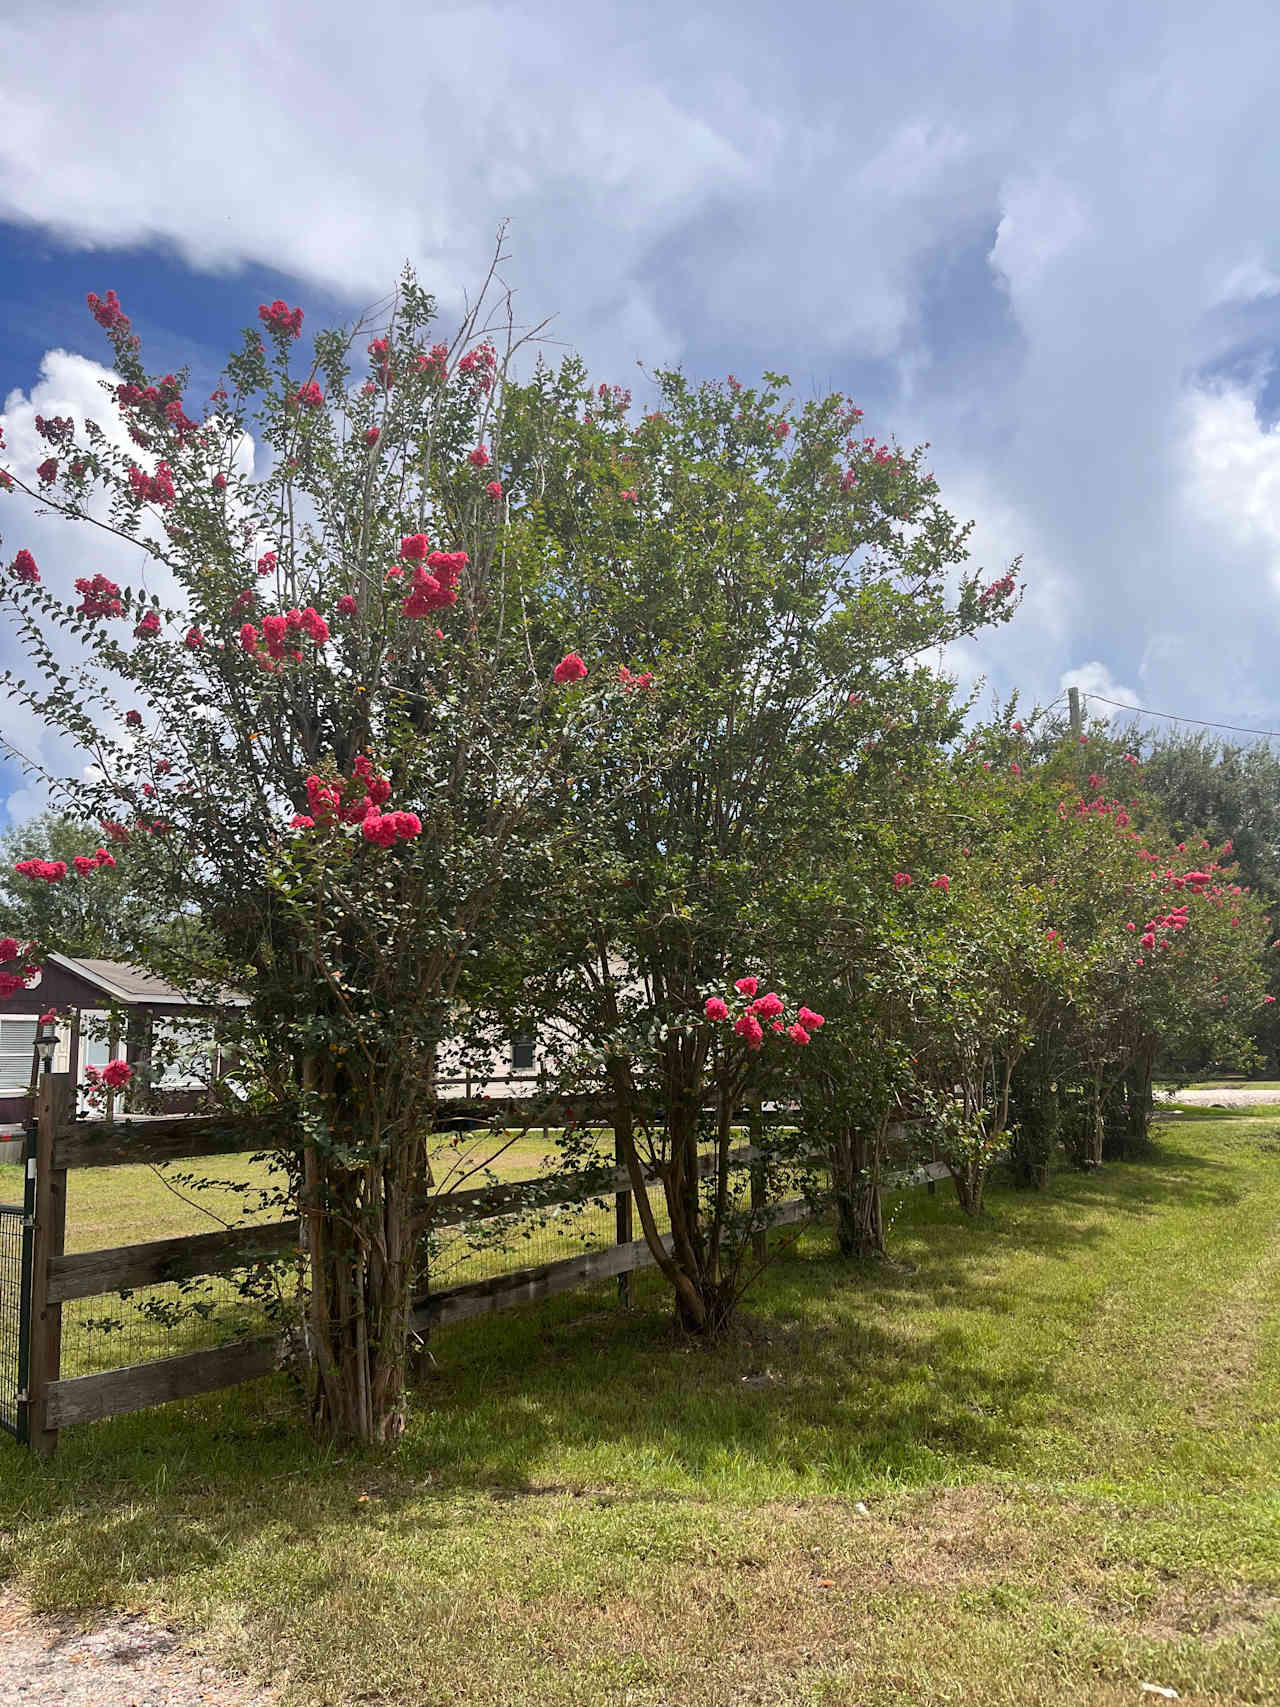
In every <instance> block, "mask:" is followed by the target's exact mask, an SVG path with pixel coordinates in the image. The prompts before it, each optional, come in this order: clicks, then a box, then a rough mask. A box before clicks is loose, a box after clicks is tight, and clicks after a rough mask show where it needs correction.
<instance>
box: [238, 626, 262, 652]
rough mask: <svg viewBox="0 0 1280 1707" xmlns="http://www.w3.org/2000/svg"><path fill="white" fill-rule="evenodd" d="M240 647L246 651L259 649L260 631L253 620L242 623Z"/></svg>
mask: <svg viewBox="0 0 1280 1707" xmlns="http://www.w3.org/2000/svg"><path fill="white" fill-rule="evenodd" d="M240 647H241V650H242V651H245V652H256V651H257V650H258V631H257V629H256V628H255V627H254V626H253V624H252V623H251V622H246V623H242V624H241V626H240Z"/></svg>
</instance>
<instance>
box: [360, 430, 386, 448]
mask: <svg viewBox="0 0 1280 1707" xmlns="http://www.w3.org/2000/svg"><path fill="white" fill-rule="evenodd" d="M381 437H382V434H381V433H380V432H379V431H378V429H377V427H369V428H367V429H366V431H365V435H364V442H365V443H366V444H367V445H376V444H377V442H378V440H379V439H380V438H381Z"/></svg>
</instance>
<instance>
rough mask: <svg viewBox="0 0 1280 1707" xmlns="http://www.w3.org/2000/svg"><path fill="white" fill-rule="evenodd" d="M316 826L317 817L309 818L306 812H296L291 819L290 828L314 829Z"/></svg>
mask: <svg viewBox="0 0 1280 1707" xmlns="http://www.w3.org/2000/svg"><path fill="white" fill-rule="evenodd" d="M315 827H316V821H315V819H314V818H309V817H308V816H307V814H306V813H305V812H295V813H294V815H293V817H292V818H290V820H289V828H290V829H291V830H314V829H315Z"/></svg>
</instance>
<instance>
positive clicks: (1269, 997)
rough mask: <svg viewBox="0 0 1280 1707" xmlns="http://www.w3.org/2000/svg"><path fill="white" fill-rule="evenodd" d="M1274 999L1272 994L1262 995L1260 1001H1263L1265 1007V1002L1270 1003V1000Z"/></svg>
mask: <svg viewBox="0 0 1280 1707" xmlns="http://www.w3.org/2000/svg"><path fill="white" fill-rule="evenodd" d="M1274 1001H1275V997H1274V996H1264V997H1263V998H1262V1002H1263V1006H1264V1007H1265V1006H1266V1005H1267V1004H1268V1003H1270V1002H1274Z"/></svg>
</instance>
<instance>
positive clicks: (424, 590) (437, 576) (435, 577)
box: [400, 533, 470, 618]
mask: <svg viewBox="0 0 1280 1707" xmlns="http://www.w3.org/2000/svg"><path fill="white" fill-rule="evenodd" d="M430 543H431V542H430V540H428V538H427V536H426V534H425V533H413V534H409V535H408V536H407V538H405V539H402V540H401V541H400V555H401V556H402V557H403V558H404V559H405V561H406V562H408V563H413V564H415V565H416V567H415V569H414V571H413V581H412V584H411V586H410V588H409V592H408V594H407V596H406V597H405V598H404V599H402V600H401V602H400V609H401V611H402V613H403V614H404V615H405V616H409V617H414V618H417V617H424V616H429V615H430V614H431V612H432V611H436V610H443V609H444V608H445V606H446V605H456V604H457V602H458V581H459V579H460V578H461V575H462V571H463V570H464V569H465V568H466V566H467V564H468V562H469V561H470V559H469V558H468V556H467V553H466V552H465V551H428V549H427V547H428V546H429V545H430Z"/></svg>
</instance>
